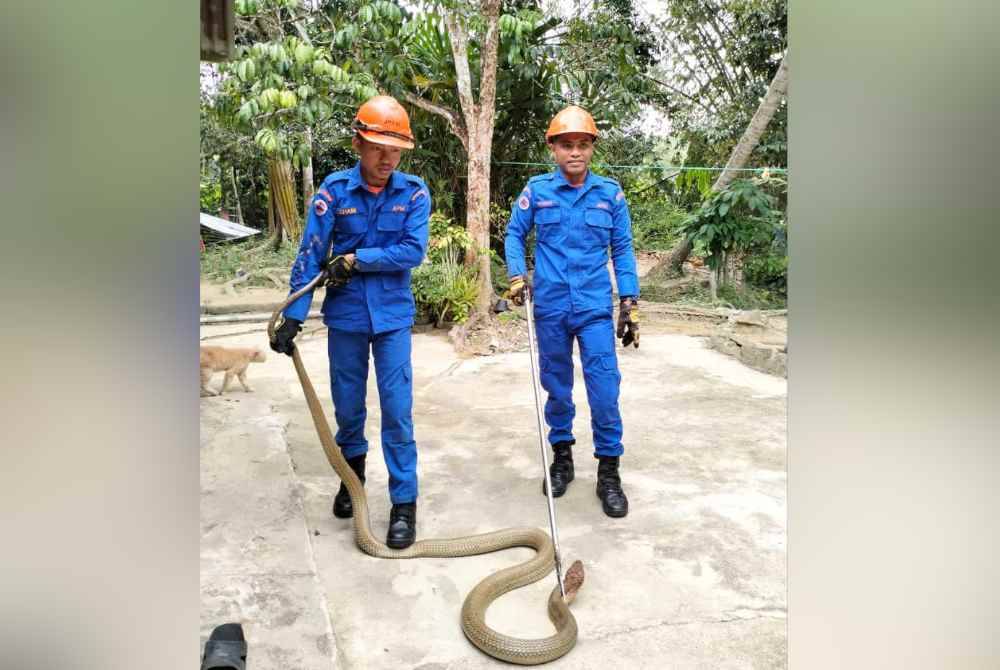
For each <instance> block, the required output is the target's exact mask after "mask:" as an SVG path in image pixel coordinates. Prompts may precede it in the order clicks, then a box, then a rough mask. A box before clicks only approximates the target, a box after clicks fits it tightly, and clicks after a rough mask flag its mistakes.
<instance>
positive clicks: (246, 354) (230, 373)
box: [199, 347, 267, 397]
mask: <svg viewBox="0 0 1000 670" xmlns="http://www.w3.org/2000/svg"><path fill="white" fill-rule="evenodd" d="M266 360H267V356H265V355H264V352H263V351H262V350H261V349H257V348H254V349H244V348H236V347H232V348H229V347H202V348H201V354H200V356H199V367H200V368H201V395H202V397H205V396H213V395H222V394H223V393H225V392H226V391H228V390H229V384H230V383H232V381H233V377H236V378H237V379H239V380H240V384H242V385H243V390H244V391H246V392H248V393H249V392H250V391H252V390H253V389H252V388H250V385H249V384H247V366H248V365H250V364H251V363H263V362H264V361H266ZM223 370H225V372H226V376H225V379H223V380H222V388H221V389H219V392H218V393H216V392H214V391H212V390H210V389H209V388H208V381H209V380H210V379H211V378H212V375H213V374H214V373H216V372H221V371H223Z"/></svg>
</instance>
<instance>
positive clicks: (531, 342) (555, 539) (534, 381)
mask: <svg viewBox="0 0 1000 670" xmlns="http://www.w3.org/2000/svg"><path fill="white" fill-rule="evenodd" d="M524 309H525V311H526V312H527V313H528V357H529V358H530V360H531V390H532V391H534V392H535V418H536V419H537V420H538V446H539V447H540V448H541V451H542V472H543V474H544V476H545V496H546V498H548V501H549V529H550V530H551V531H552V547H553V550H554V553H555V561H556V580H557V581H558V582H559V593H561V594H562V596H563V598H565V597H566V587H565V586H563V573H562V561H561V560H560V558H559V535H558V534H557V532H556V504H555V500H554V499H553V497H552V479H551V478H550V477H549V466H548V463H549V452H548V449H547V447H546V443H545V421H544V418H543V416H542V394H541V392H540V391H539V389H538V371H537V370H536V369H535V317H534V314H533V309H532V305H531V289H530V288H527V287H525V291H524Z"/></svg>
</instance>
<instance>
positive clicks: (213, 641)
mask: <svg viewBox="0 0 1000 670" xmlns="http://www.w3.org/2000/svg"><path fill="white" fill-rule="evenodd" d="M246 667H247V641H246V638H245V637H243V626H242V625H241V624H238V623H224V624H222V625H221V626H216V627H215V630H213V631H212V634H211V635H209V637H208V642H206V643H205V654H204V655H203V656H202V657H201V670H246Z"/></svg>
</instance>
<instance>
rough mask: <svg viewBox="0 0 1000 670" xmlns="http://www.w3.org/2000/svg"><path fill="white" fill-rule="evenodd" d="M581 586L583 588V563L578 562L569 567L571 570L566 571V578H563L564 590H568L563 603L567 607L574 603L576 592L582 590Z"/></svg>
mask: <svg viewBox="0 0 1000 670" xmlns="http://www.w3.org/2000/svg"><path fill="white" fill-rule="evenodd" d="M581 586H583V563H582V562H580V561H578V560H577V561H573V565H571V566H569V570H567V571H566V576H565V577H564V578H563V588H564V589H565V590H566V595H565V596H564V597H563V602H565V603H566V604H567V605H569V604H570V603H571V602H573V599H574V598H576V592H577V591H579V590H580V587H581Z"/></svg>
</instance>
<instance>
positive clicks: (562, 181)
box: [552, 166, 597, 193]
mask: <svg viewBox="0 0 1000 670" xmlns="http://www.w3.org/2000/svg"><path fill="white" fill-rule="evenodd" d="M552 181H553V183H554V184H555V186H556V188H558V187H560V186H565V187H566V188H569V189H572V190H574V191H579V192H580V193H583V192H584V191H587V190H589V189H590V187H591V186H593V185H594V184H596V183H597V175H595V174H594V173H593V172H592V171H591V170H590V168H589V167H588V168H587V177H586V178H585V179H584V180H583V186H573V185H572V184H570V183H569V182H568V181H566V175H564V174H563V171H562V169H561V168H559V167H558V166H556V170H555V173H554V174H553V177H552Z"/></svg>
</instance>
